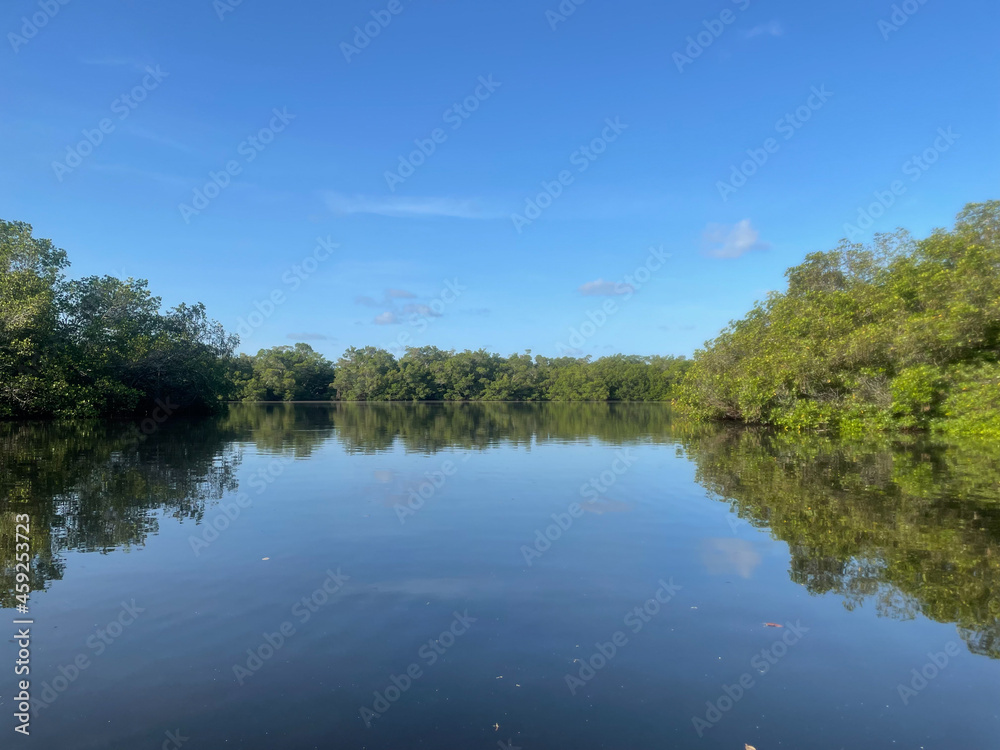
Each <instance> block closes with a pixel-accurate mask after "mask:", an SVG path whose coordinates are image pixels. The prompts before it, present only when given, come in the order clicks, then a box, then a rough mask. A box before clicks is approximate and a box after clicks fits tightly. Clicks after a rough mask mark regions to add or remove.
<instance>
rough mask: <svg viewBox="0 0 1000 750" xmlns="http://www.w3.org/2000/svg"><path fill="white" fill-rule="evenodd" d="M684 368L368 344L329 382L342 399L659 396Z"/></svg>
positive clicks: (349, 355) (683, 364) (650, 361)
mask: <svg viewBox="0 0 1000 750" xmlns="http://www.w3.org/2000/svg"><path fill="white" fill-rule="evenodd" d="M687 365H688V361H687V360H685V359H684V358H683V357H676V358H675V357H626V356H624V355H616V356H613V357H604V358H602V359H599V360H597V361H596V362H591V361H590V359H589V358H583V359H575V358H573V357H560V358H556V359H552V358H548V357H542V356H536V357H534V358H532V357H531V352H526V353H525V354H512V355H511V356H509V357H502V356H500V355H499V354H493V353H490V352H487V351H486V350H485V349H480V350H478V351H468V350H466V351H463V352H454V351H442V350H441V349H437V348H436V347H432V346H428V347H421V348H413V347H411V348H409V349H407V350H406V354H404V355H403V356H402V357H401V358H400V359H399V360H398V361H397V360H396V358H395V357H393V355H392V354H391V353H390V352H387V351H385V350H383V349H376V348H374V347H366V348H364V349H355V348H351V349H348V350H347V352H345V353H344V356H343V357H341V359H340V360H339V361H338V362H337V366H336V377H335V379H334V386H335V388H336V391H337V393H336V398H337V399H339V400H341V401H549V400H551V401H663V400H668V399H669V398H670V397H671V395H672V393H673V388H674V386H675V385H676V384H677V383H678V382H679V381H680V379H681V378H682V377H683V374H684V372H685V370H686V369H687Z"/></svg>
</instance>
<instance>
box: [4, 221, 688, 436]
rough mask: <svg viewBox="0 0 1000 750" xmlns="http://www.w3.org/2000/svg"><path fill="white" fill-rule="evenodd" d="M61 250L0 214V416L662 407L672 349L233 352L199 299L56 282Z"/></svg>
mask: <svg viewBox="0 0 1000 750" xmlns="http://www.w3.org/2000/svg"><path fill="white" fill-rule="evenodd" d="M68 266H69V261H68V259H67V256H66V253H65V251H63V250H61V249H59V248H56V247H55V246H54V245H53V244H52V242H51V241H50V240H46V239H39V238H36V237H34V236H33V234H32V228H31V226H30V225H28V224H25V223H23V222H9V221H2V220H0V418H15V419H16V418H38V417H59V418H93V417H112V416H125V415H147V414H152V415H163V414H172V413H177V412H185V411H186V412H211V411H214V410H217V409H218V408H220V406H221V405H222V404H224V403H226V402H228V401H312V400H319V401H328V400H340V401H548V400H553V401H664V400H668V399H669V398H670V397H671V395H672V393H673V388H674V386H675V385H676V384H677V383H678V382H679V381H680V379H681V377H682V376H683V374H684V371H685V369H686V368H687V366H688V365H689V364H690V363H689V362H688V361H687V360H685V359H684V358H683V357H638V356H625V355H615V356H613V357H603V358H601V359H598V360H596V361H591V360H590V358H589V357H584V358H576V357H557V358H550V357H542V356H536V357H532V356H531V355H530V353H525V354H513V355H511V356H510V357H503V356H500V355H498V354H494V353H490V352H487V351H485V350H479V351H474V352H473V351H464V352H455V351H444V350H441V349H438V348H435V347H419V348H417V347H413V348H409V349H407V350H406V353H405V354H404V355H403V356H401V357H399V358H398V359H397V358H396V357H395V356H394V355H393V354H392V353H390V352H388V351H386V350H384V349H376V348H374V347H365V348H361V349H356V348H351V349H349V350H348V351H347V352H345V354H344V355H343V356H342V357H341V358H340V359H339V360H338V361H337V362H336V363H334V362H331V361H330V360H328V359H326V358H325V357H323V356H322V355H321V354H319V353H318V352H316V351H314V350H313V349H312V347H310V346H309V345H308V344H305V343H298V344H295V345H294V346H277V347H273V348H270V349H262V350H260V351H259V352H257V354H256V355H247V354H237V352H236V349H237V346H238V344H239V338H238V336H236V335H235V334H231V333H229V332H227V331H226V330H225V329H224V327H223V326H222V325H221V324H220V323H218V322H217V321H214V320H211V319H209V317H208V315H207V312H206V310H205V307H204V305H202V304H200V303H199V304H195V305H187V304H181V305H178V306H176V307H174V308H171V309H168V310H163V309H162V304H161V299H160V298H159V297H156V296H153V294H152V293H151V292H150V291H149V288H148V282H146V281H144V280H136V279H131V278H130V279H127V280H122V279H119V278H116V277H114V276H90V277H87V278H83V279H76V280H73V279H68V278H67V277H66V274H65V271H66V269H67V268H68Z"/></svg>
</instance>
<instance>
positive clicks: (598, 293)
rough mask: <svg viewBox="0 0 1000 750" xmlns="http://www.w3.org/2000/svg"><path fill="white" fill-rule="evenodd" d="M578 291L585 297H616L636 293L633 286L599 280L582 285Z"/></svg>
mask: <svg viewBox="0 0 1000 750" xmlns="http://www.w3.org/2000/svg"><path fill="white" fill-rule="evenodd" d="M578 291H579V292H580V294H582V295H583V296H584V297H614V296H616V295H619V294H631V293H632V292H634V291H635V287H633V286H632V285H631V284H622V283H621V282H616V281H605V280H604V279H597V281H588V282H587V283H586V284H582V285H581V286H580V288H579V289H578Z"/></svg>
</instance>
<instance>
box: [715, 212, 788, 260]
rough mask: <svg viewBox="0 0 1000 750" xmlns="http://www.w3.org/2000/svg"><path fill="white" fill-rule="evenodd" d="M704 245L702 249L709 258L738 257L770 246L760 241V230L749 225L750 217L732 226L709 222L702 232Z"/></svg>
mask: <svg viewBox="0 0 1000 750" xmlns="http://www.w3.org/2000/svg"><path fill="white" fill-rule="evenodd" d="M704 241H705V247H704V250H703V251H702V252H703V253H704V254H705V255H707V256H708V257H710V258H739V257H742V256H743V255H746V254H747V253H749V252H753V251H755V250H767V249H768V248H769V247H771V245H770V244H768V243H767V242H761V241H760V232H758V231H757V230H756V229H754V228H753V227H752V226H750V219H744V220H743V221H741V222H738V223H737V224H735V225H733V226H732V227H729V226H726V225H723V224H709V225H708V227H707V228H706V229H705V234H704Z"/></svg>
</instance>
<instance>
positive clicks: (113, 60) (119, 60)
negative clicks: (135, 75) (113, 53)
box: [80, 57, 146, 70]
mask: <svg viewBox="0 0 1000 750" xmlns="http://www.w3.org/2000/svg"><path fill="white" fill-rule="evenodd" d="M80 62H82V63H83V64H84V65H100V66H102V67H115V68H134V69H135V70H145V69H146V66H145V65H144V64H143V63H142V62H140V61H139V60H136V59H135V58H133V57H89V58H84V59H82V60H80Z"/></svg>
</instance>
